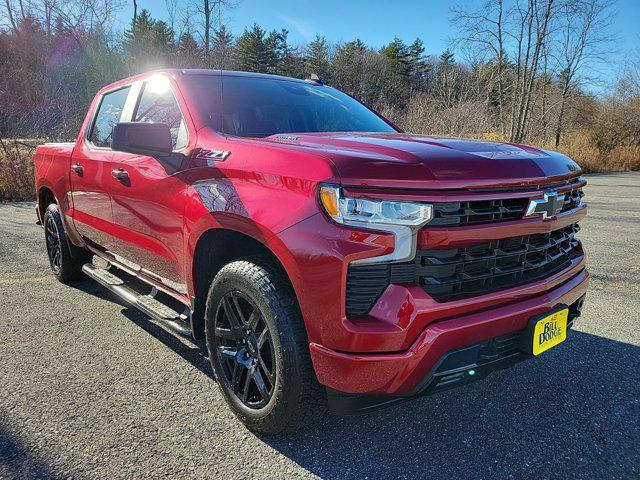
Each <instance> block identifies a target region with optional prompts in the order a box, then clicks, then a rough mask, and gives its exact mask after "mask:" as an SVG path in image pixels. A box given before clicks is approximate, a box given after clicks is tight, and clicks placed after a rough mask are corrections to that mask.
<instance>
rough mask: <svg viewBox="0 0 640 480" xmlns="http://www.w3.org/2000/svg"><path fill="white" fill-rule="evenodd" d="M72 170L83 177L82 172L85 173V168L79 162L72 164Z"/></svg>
mask: <svg viewBox="0 0 640 480" xmlns="http://www.w3.org/2000/svg"><path fill="white" fill-rule="evenodd" d="M71 170H73V171H74V172H76V174H77V175H78V176H79V177H81V176H82V174H83V173H84V169H83V168H82V165H80V164H79V163H74V164H73V165H71Z"/></svg>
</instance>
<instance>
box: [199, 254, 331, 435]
mask: <svg viewBox="0 0 640 480" xmlns="http://www.w3.org/2000/svg"><path fill="white" fill-rule="evenodd" d="M248 332H249V333H248ZM205 334H206V340H207V349H208V351H209V360H210V361H211V366H212V368H213V371H214V373H215V377H216V380H217V383H218V386H219V388H220V390H221V392H222V394H223V396H224V398H225V400H226V402H227V404H228V405H229V407H230V408H231V410H233V412H234V413H235V414H236V416H237V417H238V418H239V419H240V420H241V421H242V422H243V423H244V424H245V425H246V426H247V427H248V428H249V429H250V430H252V431H253V432H256V433H262V434H267V435H279V434H290V433H293V432H295V431H297V430H298V429H300V428H302V427H305V426H308V425H310V424H311V423H313V422H314V421H316V420H317V419H318V418H319V417H321V416H322V415H323V414H324V413H325V412H326V395H325V392H324V389H323V388H322V387H321V385H320V384H319V383H318V380H317V379H316V376H315V372H314V370H313V366H312V364H311V356H310V353H309V341H308V340H307V336H306V330H305V327H304V323H303V321H302V316H301V314H300V310H299V307H298V303H297V300H296V298H295V295H294V293H293V290H292V288H291V286H290V284H289V282H288V279H287V278H286V277H285V275H284V274H283V273H282V271H281V269H280V267H279V265H275V264H273V263H272V262H271V261H270V259H269V258H267V257H261V256H258V257H251V258H248V259H245V260H237V261H234V262H231V263H228V264H227V265H225V266H224V267H223V268H222V269H221V270H220V271H219V272H218V274H217V275H216V276H215V278H214V280H213V282H212V284H211V288H210V289H209V293H208V297H207V304H206V311H205ZM252 369H253V370H252ZM247 385H248V387H247Z"/></svg>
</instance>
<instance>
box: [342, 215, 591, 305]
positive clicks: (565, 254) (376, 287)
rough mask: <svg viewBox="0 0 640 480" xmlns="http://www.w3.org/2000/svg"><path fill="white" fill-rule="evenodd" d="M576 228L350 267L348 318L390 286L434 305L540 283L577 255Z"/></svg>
mask: <svg viewBox="0 0 640 480" xmlns="http://www.w3.org/2000/svg"><path fill="white" fill-rule="evenodd" d="M579 229H580V227H578V225H569V226H567V227H565V228H561V229H559V230H555V231H553V232H551V233H539V234H532V235H524V236H519V237H510V238H504V239H501V240H493V241H491V242H485V243H478V244H475V245H472V246H470V247H465V248H455V249H448V250H418V251H417V252H416V257H415V259H414V260H413V261H411V262H406V263H396V264H391V265H362V266H357V265H351V266H349V270H348V274H347V295H346V297H347V302H346V303H347V304H346V309H347V313H348V314H350V315H365V314H367V313H368V312H369V311H370V310H371V308H372V307H373V305H374V304H375V302H376V301H377V300H378V298H379V297H380V295H382V293H383V292H384V290H385V289H386V288H387V286H388V285H389V284H392V283H394V284H405V285H406V284H413V285H421V286H422V288H423V289H424V290H425V291H426V292H427V293H428V294H429V295H430V296H431V297H433V298H434V299H435V300H436V301H449V300H456V299H460V298H468V297H472V296H476V295H482V294H485V293H489V292H494V291H498V290H503V289H506V288H511V287H515V286H518V285H523V284H526V283H530V282H534V281H536V280H541V279H543V278H546V277H548V276H550V275H553V274H554V273H557V272H559V271H561V270H563V269H565V268H567V267H568V266H569V265H570V264H571V260H572V259H574V258H576V257H577V256H579V255H581V251H580V250H579V249H578V247H579V245H580V244H579V242H578V240H576V239H575V234H576V233H577V232H578V231H579Z"/></svg>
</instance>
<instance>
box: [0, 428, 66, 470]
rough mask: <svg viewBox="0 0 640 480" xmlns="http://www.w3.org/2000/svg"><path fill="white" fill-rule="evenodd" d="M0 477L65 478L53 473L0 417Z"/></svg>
mask: <svg viewBox="0 0 640 480" xmlns="http://www.w3.org/2000/svg"><path fill="white" fill-rule="evenodd" d="M0 478H38V479H42V480H58V479H63V478H67V477H66V476H65V477H63V476H61V475H58V474H56V473H54V472H53V471H52V470H51V469H50V467H49V466H48V465H47V464H46V463H45V462H44V460H42V459H41V458H39V457H38V456H37V454H34V452H33V448H32V447H29V446H26V445H25V444H23V443H22V441H21V440H20V439H19V438H18V437H17V436H16V435H13V434H12V433H11V431H10V429H9V428H8V425H7V424H6V422H5V421H4V420H3V419H2V417H0Z"/></svg>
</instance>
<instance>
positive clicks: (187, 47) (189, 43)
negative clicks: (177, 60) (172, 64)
mask: <svg viewBox="0 0 640 480" xmlns="http://www.w3.org/2000/svg"><path fill="white" fill-rule="evenodd" d="M177 50H178V54H179V55H180V56H181V57H195V56H196V55H197V54H198V51H199V48H198V42H196V39H195V38H193V35H191V33H188V32H185V33H183V34H182V35H180V38H179V39H178V46H177Z"/></svg>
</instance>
